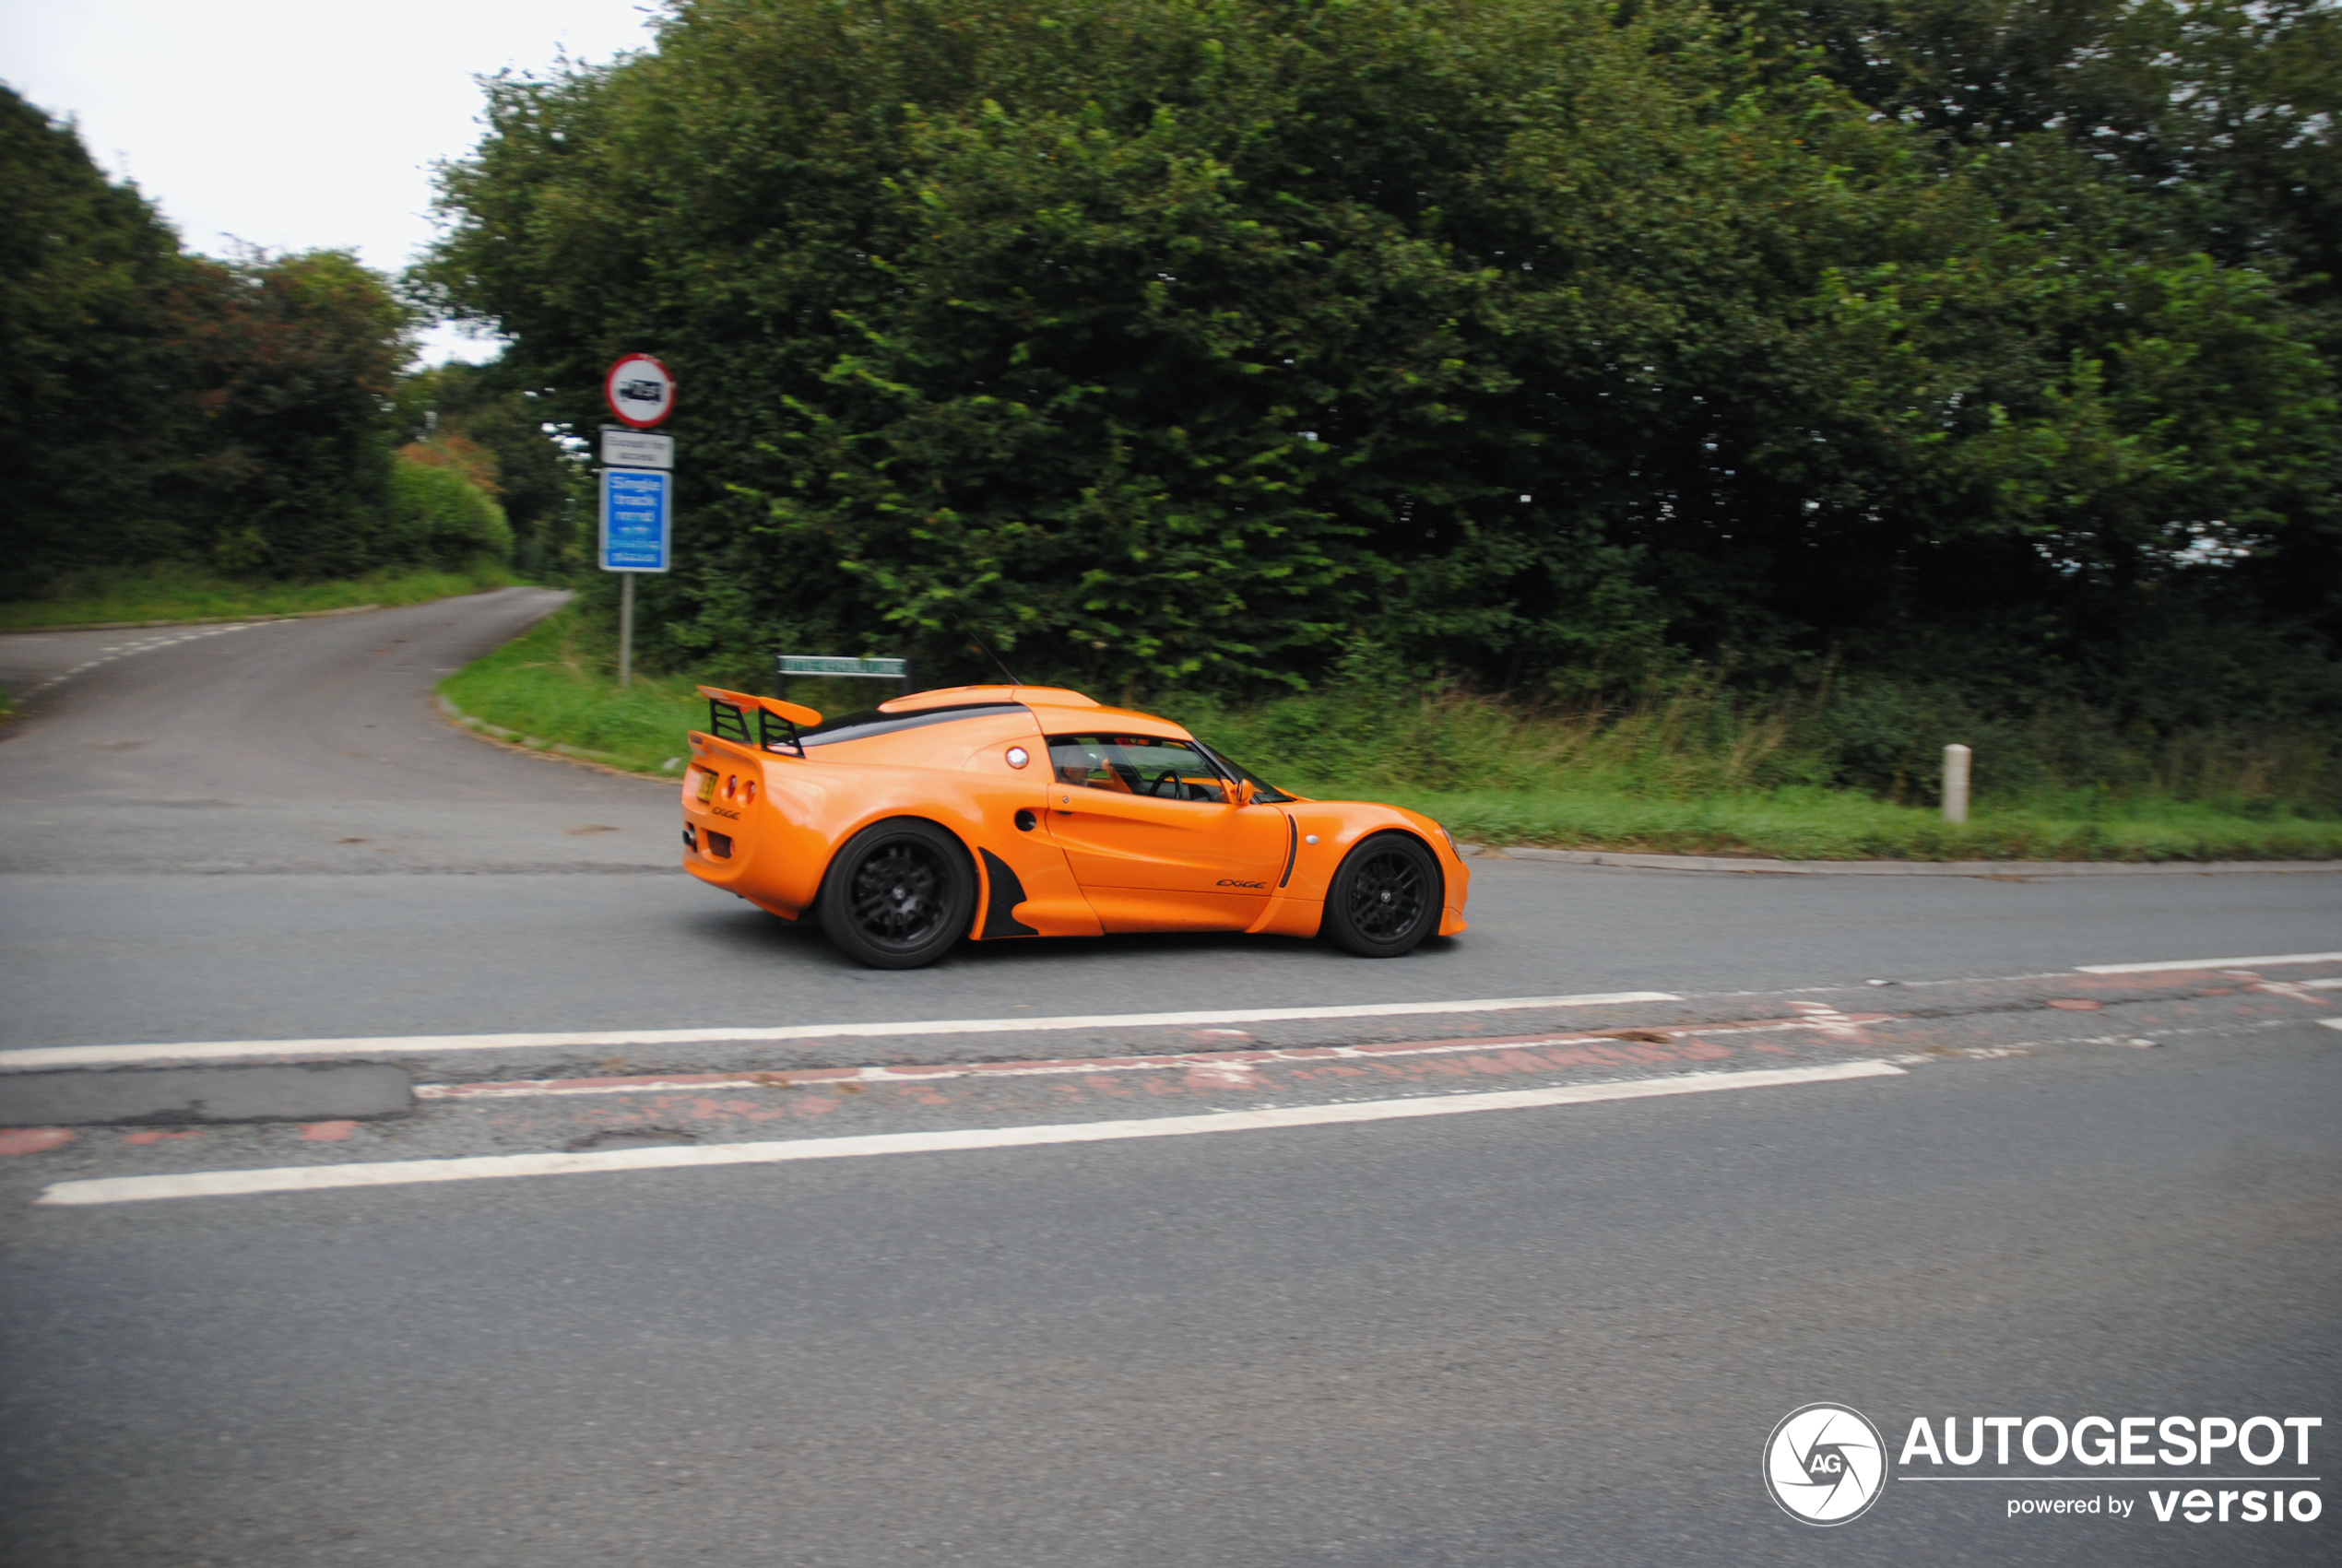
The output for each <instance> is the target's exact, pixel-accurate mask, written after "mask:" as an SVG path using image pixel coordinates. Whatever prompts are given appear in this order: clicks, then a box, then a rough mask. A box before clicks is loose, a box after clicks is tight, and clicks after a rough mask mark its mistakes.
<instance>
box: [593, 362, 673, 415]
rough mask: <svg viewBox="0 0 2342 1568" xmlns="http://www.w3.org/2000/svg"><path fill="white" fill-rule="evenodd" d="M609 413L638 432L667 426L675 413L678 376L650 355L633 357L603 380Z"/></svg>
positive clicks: (620, 363) (604, 399) (612, 370)
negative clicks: (658, 426) (656, 426)
mask: <svg viewBox="0 0 2342 1568" xmlns="http://www.w3.org/2000/svg"><path fill="white" fill-rule="evenodd" d="M602 398H603V401H605V402H607V403H608V404H609V411H610V412H611V413H613V414H615V415H617V416H618V417H619V419H620V420H621V421H622V422H623V423H626V424H629V425H632V426H633V427H634V428H635V429H636V430H649V429H650V428H651V427H652V426H653V425H658V424H664V423H666V422H667V417H668V415H669V414H672V413H673V412H675V376H674V372H672V371H669V370H668V368H667V367H666V366H665V365H662V364H660V363H659V362H658V361H657V360H654V359H652V358H651V357H650V356H649V355H648V354H629V355H627V356H626V358H624V359H622V360H619V361H618V363H616V364H614V365H612V366H611V367H610V368H609V371H607V372H606V373H605V374H604V375H603V377H602Z"/></svg>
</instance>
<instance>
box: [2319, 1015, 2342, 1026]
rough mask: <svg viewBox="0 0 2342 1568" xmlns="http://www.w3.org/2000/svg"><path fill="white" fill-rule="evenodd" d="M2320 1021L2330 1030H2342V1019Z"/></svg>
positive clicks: (2323, 1019)
mask: <svg viewBox="0 0 2342 1568" xmlns="http://www.w3.org/2000/svg"><path fill="white" fill-rule="evenodd" d="M2318 1021H2319V1022H2320V1023H2322V1024H2324V1025H2325V1027H2326V1028H2328V1029H2342V1018H2322V1019H2320V1020H2318Z"/></svg>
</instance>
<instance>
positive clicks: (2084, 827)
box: [440, 609, 2342, 861]
mask: <svg viewBox="0 0 2342 1568" xmlns="http://www.w3.org/2000/svg"><path fill="white" fill-rule="evenodd" d="M440 690H442V691H443V692H444V693H445V694H446V695H447V697H448V700H449V701H452V702H454V703H455V705H456V706H457V707H459V708H461V709H462V710H463V711H464V712H466V713H469V714H471V715H473V716H474V717H476V718H480V719H485V720H486V721H488V722H489V723H491V724H493V725H501V726H503V727H504V728H507V729H512V730H516V731H519V732H521V733H523V734H526V735H528V736H532V737H538V738H539V739H541V740H543V741H546V742H548V743H561V744H565V745H568V746H571V747H574V748H577V749H581V750H586V751H591V752H594V753H597V754H598V755H599V756H600V757H601V758H603V759H606V760H609V761H610V762H612V763H614V764H616V765H618V766H621V767H626V768H630V769H633V770H635V771H638V772H645V773H663V774H666V775H668V776H672V775H673V772H674V770H673V769H672V768H669V767H668V763H669V762H670V761H679V760H680V758H681V757H682V756H683V755H684V752H685V747H684V740H683V737H684V734H685V732H686V731H688V730H692V729H700V728H704V727H705V725H706V723H707V708H706V704H705V703H704V701H701V699H700V698H699V697H697V696H696V695H695V694H694V693H693V692H692V679H691V678H689V677H686V676H658V677H652V678H638V679H637V680H636V681H635V683H634V685H633V688H632V689H630V690H626V691H622V692H621V691H620V690H618V689H617V685H616V681H615V679H614V678H613V674H612V667H611V654H610V649H609V635H608V632H607V631H606V629H602V628H600V627H599V626H598V624H597V622H596V621H595V620H593V619H590V618H589V617H588V616H586V615H585V614H583V613H581V612H579V611H577V610H575V609H570V610H564V611H562V613H560V614H558V615H556V616H553V617H552V618H551V619H548V620H546V621H543V622H541V623H540V624H538V626H537V627H536V628H535V629H534V630H532V631H529V632H528V633H527V634H526V636H524V637H522V638H520V639H519V640H517V641H516V642H514V643H508V644H506V645H505V646H504V647H503V648H501V649H499V650H498V651H497V652H495V653H493V654H490V655H488V657H486V658H484V659H481V660H480V661H479V662H478V663H477V664H474V665H471V666H467V667H466V668H465V669H463V670H460V671H458V672H457V673H456V674H455V675H452V676H450V677H448V678H447V679H445V680H444V681H442V682H441V683H440ZM1164 706H1165V707H1168V708H1171V709H1173V710H1174V712H1173V716H1175V717H1178V718H1179V719H1180V720H1181V721H1182V722H1184V723H1189V724H1190V725H1191V726H1192V727H1193V728H1194V729H1195V730H1196V733H1198V734H1200V735H1201V736H1202V737H1204V738H1205V739H1206V740H1208V741H1211V742H1212V744H1214V745H1216V746H1220V747H1222V749H1224V750H1226V751H1227V752H1228V753H1229V754H1230V755H1231V756H1233V757H1235V758H1236V759H1237V760H1239V761H1242V762H1243V763H1244V764H1245V765H1246V766H1247V767H1248V768H1250V769H1252V770H1253V771H1254V772H1258V773H1260V775H1261V776H1262V777H1264V778H1267V779H1270V780H1272V781H1273V782H1274V783H1276V784H1280V785H1282V786H1283V787H1285V788H1288V789H1293V790H1296V791H1299V792H1300V793H1302V794H1305V795H1310V796H1317V797H1319V798H1320V799H1340V798H1350V799H1369V800H1387V801H1390V802H1392V803H1393V804H1396V805H1400V806H1405V807H1409V808H1413V809H1414V810H1418V811H1421V812H1424V813H1425V815H1427V816H1430V817H1433V818H1436V819H1438V820H1440V821H1442V822H1444V823H1446V824H1447V826H1448V828H1449V831H1452V832H1453V833H1455V835H1456V836H1457V837H1459V838H1461V839H1466V840H1475V841H1478V842H1480V843H1492V844H1543V845H1550V846H1554V847H1558V848H1564V849H1615V850H1631V851H1639V852H1644V853H1650V854H1662V855H1756V856H1762V857H1768V858H1774V859H1781V860H2008V861H2026V860H2128V861H2205V860H2327V859H2335V858H2337V857H2342V819H2337V818H2333V817H2327V816H2324V815H2317V814H2308V813H2303V812H2301V811H2299V810H2296V809H2294V808H2289V807H2280V806H2270V805H2269V804H2267V803H2266V802H2260V803H2255V804H2252V805H2250V806H2249V807H2248V808H2242V809H2238V808H2227V807H2224V806H2221V805H2218V804H2213V803H2206V802H2203V801H2190V800H2181V799H2175V798H2172V797H2170V796H2166V795H2158V794H2130V795H2121V796H2117V795H2114V794H2112V793H2111V792H2109V791H2105V790H2092V789H2076V788H2067V789H2063V790H2044V791H2040V792H2037V793H2035V794H2033V795H2030V796H2017V797H2015V798H2009V799H1995V798H1992V797H1990V796H1987V797H1986V798H1985V799H1983V800H1982V801H1981V802H1980V803H1979V804H1978V806H1977V807H1976V808H1975V810H1974V811H1973V812H1972V814H1971V815H1970V818H1969V820H1968V821H1967V822H1965V823H1959V824H1953V823H1949V822H1946V821H1945V820H1944V819H1942V817H1941V816H1940V815H1939V814H1938V813H1937V812H1935V811H1934V809H1933V808H1928V807H1923V806H1902V805H1896V804H1892V803H1890V802H1887V801H1883V800H1879V799H1876V798H1875V797H1873V796H1869V795H1866V794H1863V793H1862V792H1860V791H1855V790H1847V789H1831V788H1827V787H1823V786H1820V785H1816V784H1778V785H1772V786H1769V787H1755V786H1752V785H1749V784H1745V783H1738V782H1735V780H1736V778H1737V777H1744V776H1745V772H1746V770H1745V768H1744V767H1743V766H1742V763H1741V762H1739V761H1736V760H1735V758H1742V759H1745V757H1746V756H1748V755H1749V754H1751V753H1752V752H1753V751H1754V750H1755V749H1759V748H1761V746H1763V745H1765V744H1768V741H1767V740H1766V737H1764V736H1763V735H1761V734H1757V733H1753V732H1749V731H1745V730H1735V729H1733V728H1732V727H1731V726H1730V725H1723V726H1722V729H1721V733H1720V731H1719V728H1718V726H1717V725H1714V724H1701V723H1692V722H1688V721H1687V720H1686V715H1685V714H1683V713H1652V714H1636V713H1629V714H1626V715H1625V716H1623V717H1618V716H1614V717H1613V718H1612V719H1610V720H1609V721H1606V722H1603V723H1594V722H1591V721H1584V720H1581V719H1580V718H1579V717H1577V716H1564V717H1555V718H1551V719H1544V720H1537V719H1526V720H1524V719H1521V718H1520V717H1518V716H1513V717H1507V716H1505V715H1504V714H1503V713H1502V711H1501V709H1500V708H1499V707H1497V706H1496V705H1492V704H1488V703H1485V702H1477V701H1465V702H1450V701H1444V700H1442V701H1423V702H1421V703H1419V704H1417V705H1416V706H1415V707H1413V708H1412V709H1410V710H1408V711H1405V712H1397V713H1394V712H1391V711H1390V710H1389V709H1388V708H1387V707H1386V708H1384V709H1381V710H1378V711H1376V712H1374V713H1368V714H1367V715H1366V716H1365V717H1364V718H1360V717H1359V716H1357V715H1350V716H1348V717H1345V716H1343V715H1341V714H1332V713H1327V712H1325V711H1324V708H1323V703H1322V701H1321V700H1318V699H1286V700H1272V701H1269V702H1266V703H1261V704H1258V705H1254V706H1250V707H1224V706H1220V705H1217V704H1213V703H1210V702H1207V701H1201V700H1196V701H1171V702H1166V703H1165V704H1164ZM1694 716H1695V717H1698V716H1699V715H1694ZM1709 717H1712V715H1709ZM1362 737H1363V738H1362ZM1459 775H1461V777H1459ZM1475 775H1476V776H1477V777H1478V778H1484V779H1486V780H1487V781H1489V782H1487V783H1484V784H1482V783H1477V782H1474V778H1475Z"/></svg>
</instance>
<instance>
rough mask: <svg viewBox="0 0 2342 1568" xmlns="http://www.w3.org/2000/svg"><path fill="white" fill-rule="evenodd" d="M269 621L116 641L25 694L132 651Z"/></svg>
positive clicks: (36, 692)
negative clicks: (173, 635) (142, 639)
mask: <svg viewBox="0 0 2342 1568" xmlns="http://www.w3.org/2000/svg"><path fill="white" fill-rule="evenodd" d="M272 624H274V623H273V622H269V621H248V620H240V621H237V622H235V623H234V624H233V625H230V626H207V627H205V628H204V629H203V630H202V631H189V632H186V633H183V635H180V636H177V637H149V638H148V639H147V640H146V641H145V642H143V643H115V644H114V645H113V646H112V647H110V648H101V649H99V650H98V656H97V657H96V658H94V659H85V660H83V661H82V662H81V663H80V664H77V665H76V666H73V667H72V668H71V669H69V670H65V671H63V672H61V673H59V674H56V675H53V676H51V677H50V678H48V679H46V680H44V681H42V682H41V684H40V685H38V686H35V687H31V688H30V689H28V690H26V691H25V693H24V694H25V695H26V696H27V697H37V696H39V695H40V694H41V692H43V691H46V690H49V688H51V687H52V686H54V685H56V684H57V683H58V682H60V681H65V680H71V679H72V678H74V677H75V676H77V675H79V674H80V673H81V672H82V671H84V670H92V669H96V668H97V667H98V666H100V665H110V664H112V663H113V662H114V660H116V659H122V658H127V657H129V656H130V655H131V654H145V653H151V652H152V651H154V650H155V649H157V648H169V647H172V646H174V645H176V644H178V643H192V642H194V641H195V639H196V638H198V637H217V636H219V634H220V633H222V632H225V631H251V630H252V629H253V628H254V626H267V625H272Z"/></svg>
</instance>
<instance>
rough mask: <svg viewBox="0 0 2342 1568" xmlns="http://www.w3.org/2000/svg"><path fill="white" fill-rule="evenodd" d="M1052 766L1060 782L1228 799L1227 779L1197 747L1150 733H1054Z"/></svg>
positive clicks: (1173, 797) (1137, 792) (1162, 796)
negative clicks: (1160, 737)
mask: <svg viewBox="0 0 2342 1568" xmlns="http://www.w3.org/2000/svg"><path fill="white" fill-rule="evenodd" d="M1049 766H1050V767H1051V768H1052V769H1054V770H1055V771H1056V774H1057V781H1058V783H1059V784H1080V785H1082V787H1083V788H1085V789H1111V790H1119V791H1121V792H1122V793H1123V794H1125V795H1151V796H1156V797H1158V798H1160V799H1164V800H1203V801H1224V800H1226V799H1227V797H1228V793H1227V791H1228V784H1227V780H1226V779H1224V778H1223V777H1222V776H1221V773H1220V770H1219V769H1218V768H1216V767H1214V766H1212V762H1211V760H1209V759H1208V758H1206V757H1205V756H1204V755H1203V753H1202V752H1201V751H1200V750H1198V749H1196V748H1195V747H1193V746H1191V745H1189V743H1188V742H1186V741H1184V740H1163V739H1159V738H1157V737H1154V736H1151V735H1053V736H1051V737H1049Z"/></svg>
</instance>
